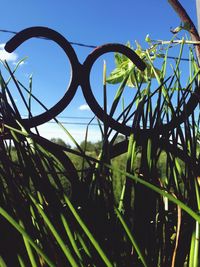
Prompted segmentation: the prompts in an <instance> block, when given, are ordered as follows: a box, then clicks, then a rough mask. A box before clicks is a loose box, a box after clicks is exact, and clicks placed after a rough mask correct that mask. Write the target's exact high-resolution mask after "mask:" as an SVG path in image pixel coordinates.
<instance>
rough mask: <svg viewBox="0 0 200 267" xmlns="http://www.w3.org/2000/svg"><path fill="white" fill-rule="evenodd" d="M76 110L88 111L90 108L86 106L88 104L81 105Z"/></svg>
mask: <svg viewBox="0 0 200 267" xmlns="http://www.w3.org/2000/svg"><path fill="white" fill-rule="evenodd" d="M78 109H79V110H90V107H89V106H88V104H83V105H81V106H80V107H79V108H78Z"/></svg>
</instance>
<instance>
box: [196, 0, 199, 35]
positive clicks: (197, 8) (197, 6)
mask: <svg viewBox="0 0 200 267" xmlns="http://www.w3.org/2000/svg"><path fill="white" fill-rule="evenodd" d="M196 11H197V23H198V24H197V28H198V33H199V35H200V0H196Z"/></svg>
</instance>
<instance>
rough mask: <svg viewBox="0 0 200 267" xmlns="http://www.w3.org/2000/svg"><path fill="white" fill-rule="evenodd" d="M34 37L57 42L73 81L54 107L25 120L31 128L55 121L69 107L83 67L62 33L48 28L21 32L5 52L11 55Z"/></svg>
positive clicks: (10, 41)
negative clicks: (66, 58)
mask: <svg viewBox="0 0 200 267" xmlns="http://www.w3.org/2000/svg"><path fill="white" fill-rule="evenodd" d="M32 37H44V38H48V39H50V40H52V41H54V42H56V43H57V44H58V45H59V46H60V47H61V48H62V49H63V50H64V52H65V54H66V56H67V57H68V59H69V62H70V65H71V80H70V83H69V86H68V88H67V90H66V92H65V94H64V96H63V97H62V98H61V99H60V100H59V101H58V102H57V103H56V104H55V105H54V106H53V107H51V108H50V109H48V110H47V111H45V112H44V113H42V114H40V115H37V116H34V117H32V118H30V119H24V120H23V122H24V123H25V125H26V126H27V127H30V128H31V127H35V126H38V125H41V124H43V123H45V122H47V121H49V120H51V119H53V118H54V117H56V116H57V115H58V114H59V113H60V112H62V111H63V110H64V109H65V108H66V107H67V105H68V104H69V103H70V101H71V100H72V98H73V97H74V95H75V93H76V90H77V87H78V85H79V76H78V73H79V69H80V66H81V65H80V63H79V61H78V58H77V55H76V53H75V51H74V49H73V48H72V46H71V45H70V43H69V42H68V41H67V40H66V39H65V38H64V37H63V36H62V35H61V34H60V33H58V32H56V31H54V30H52V29H49V28H46V27H31V28H27V29H25V30H22V31H20V32H19V33H17V34H16V35H15V36H14V37H13V38H12V39H10V40H9V41H8V42H7V43H6V45H5V50H6V51H7V52H9V53H11V52H13V51H14V50H15V49H16V48H17V47H18V46H20V45H21V44H22V43H23V42H25V41H26V40H28V39H30V38H32Z"/></svg>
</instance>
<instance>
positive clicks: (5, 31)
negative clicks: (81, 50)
mask: <svg viewBox="0 0 200 267" xmlns="http://www.w3.org/2000/svg"><path fill="white" fill-rule="evenodd" d="M0 32H3V33H10V34H13V35H15V34H17V33H18V32H15V31H10V30H2V29H0ZM36 38H39V39H44V40H48V41H49V40H51V39H49V38H46V37H36ZM69 43H70V44H71V45H76V46H81V47H86V48H96V47H97V46H96V45H89V44H83V43H77V42H69Z"/></svg>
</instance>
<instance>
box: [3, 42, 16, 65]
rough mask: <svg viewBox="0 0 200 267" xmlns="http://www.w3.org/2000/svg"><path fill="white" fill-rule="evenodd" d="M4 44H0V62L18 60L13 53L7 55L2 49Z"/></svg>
mask: <svg viewBox="0 0 200 267" xmlns="http://www.w3.org/2000/svg"><path fill="white" fill-rule="evenodd" d="M4 47H5V44H0V60H6V61H8V62H13V63H14V62H16V61H17V59H18V55H17V53H15V52H12V53H8V52H6V50H5V49H4Z"/></svg>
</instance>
